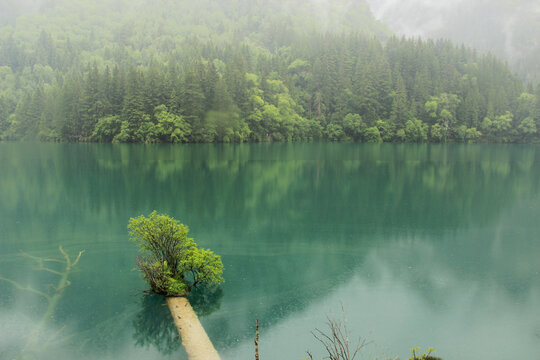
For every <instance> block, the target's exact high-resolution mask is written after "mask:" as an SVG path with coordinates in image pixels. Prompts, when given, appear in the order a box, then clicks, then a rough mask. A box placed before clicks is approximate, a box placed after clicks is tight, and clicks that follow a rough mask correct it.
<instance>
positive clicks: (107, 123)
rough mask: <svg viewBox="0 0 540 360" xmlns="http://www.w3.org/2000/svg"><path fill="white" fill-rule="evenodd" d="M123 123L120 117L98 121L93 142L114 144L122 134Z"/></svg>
mask: <svg viewBox="0 0 540 360" xmlns="http://www.w3.org/2000/svg"><path fill="white" fill-rule="evenodd" d="M121 127H122V121H121V120H120V118H119V117H118V116H108V117H104V118H101V119H99V120H98V122H97V124H96V127H95V128H94V132H93V133H92V140H94V141H97V142H112V140H113V139H114V138H115V137H116V135H118V134H119V133H120V129H121Z"/></svg>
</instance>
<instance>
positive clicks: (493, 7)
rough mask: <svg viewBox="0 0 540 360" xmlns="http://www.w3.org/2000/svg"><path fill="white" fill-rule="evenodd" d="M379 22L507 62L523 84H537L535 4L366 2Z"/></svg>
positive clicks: (497, 0) (532, 0) (539, 6)
mask: <svg viewBox="0 0 540 360" xmlns="http://www.w3.org/2000/svg"><path fill="white" fill-rule="evenodd" d="M368 2H369V3H370V6H371V8H372V10H373V12H374V14H375V16H376V17H377V18H378V19H381V20H382V21H384V22H385V23H386V24H387V25H388V26H390V27H391V28H392V29H393V30H394V31H396V32H397V33H399V34H404V35H407V36H422V37H431V38H437V37H444V38H449V39H451V40H453V41H456V42H459V43H464V44H466V45H468V46H473V47H475V48H477V49H479V50H481V51H484V52H487V51H490V52H492V53H494V54H495V55H497V56H500V57H502V58H504V59H507V60H508V62H509V64H510V65H511V66H512V68H513V69H514V70H515V71H517V72H519V74H520V75H521V76H522V77H523V78H524V79H525V80H528V81H532V82H533V83H538V81H539V80H540V62H539V61H538V58H539V57H540V2H539V1H537V0H514V1H505V0H452V1H439V0H368Z"/></svg>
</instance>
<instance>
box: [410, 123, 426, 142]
mask: <svg viewBox="0 0 540 360" xmlns="http://www.w3.org/2000/svg"><path fill="white" fill-rule="evenodd" d="M427 132H428V126H427V125H426V124H424V123H423V122H422V120H419V119H413V120H409V121H407V124H405V141H407V142H425V141H427Z"/></svg>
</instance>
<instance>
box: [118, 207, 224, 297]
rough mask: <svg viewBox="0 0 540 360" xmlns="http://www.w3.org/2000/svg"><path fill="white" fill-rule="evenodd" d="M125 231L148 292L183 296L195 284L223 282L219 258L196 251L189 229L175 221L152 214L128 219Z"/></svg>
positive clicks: (165, 216)
mask: <svg viewBox="0 0 540 360" xmlns="http://www.w3.org/2000/svg"><path fill="white" fill-rule="evenodd" d="M128 229H129V230H130V236H131V238H130V240H131V241H133V242H135V243H136V244H137V245H138V246H139V248H140V250H141V251H142V255H141V256H139V257H138V259H137V267H138V268H139V270H140V271H141V273H142V276H143V278H144V279H145V280H146V281H147V282H148V283H149V284H150V287H151V289H152V291H154V292H156V293H158V294H163V295H166V296H183V295H185V294H186V293H187V292H189V291H191V290H192V289H193V288H194V287H195V286H197V285H199V284H205V285H210V286H211V285H218V284H220V283H221V282H223V277H222V273H223V264H222V262H221V258H220V257H219V256H218V255H215V254H214V253H213V252H212V251H210V250H205V249H199V248H198V247H197V244H196V243H195V241H194V240H193V239H192V238H189V237H188V236H187V234H188V232H189V229H188V227H187V226H185V225H183V224H181V223H180V222H178V221H177V220H175V219H173V218H171V217H169V216H167V215H161V214H158V213H157V212H156V211H154V212H152V213H151V214H150V215H149V216H148V217H145V216H143V215H141V216H139V217H136V218H131V219H130V220H129V224H128Z"/></svg>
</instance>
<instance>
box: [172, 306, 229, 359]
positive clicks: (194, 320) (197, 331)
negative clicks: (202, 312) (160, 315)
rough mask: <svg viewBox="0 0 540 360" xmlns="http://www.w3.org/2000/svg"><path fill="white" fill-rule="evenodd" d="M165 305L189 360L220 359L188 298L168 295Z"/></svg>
mask: <svg viewBox="0 0 540 360" xmlns="http://www.w3.org/2000/svg"><path fill="white" fill-rule="evenodd" d="M167 305H168V306H169V310H170V311H171V315H172V317H173V319H174V325H176V329H177V330H178V333H179V334H180V337H181V338H182V346H183V347H184V349H186V353H187V355H188V358H189V360H221V359H220V357H219V354H218V352H217V351H216V349H215V348H214V345H212V342H211V341H210V339H209V338H208V335H207V334H206V331H204V328H203V327H202V325H201V323H200V321H199V318H198V317H197V314H195V311H193V308H192V307H191V305H190V304H189V301H188V299H187V298H185V297H168V298H167Z"/></svg>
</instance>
